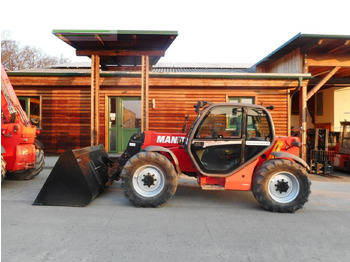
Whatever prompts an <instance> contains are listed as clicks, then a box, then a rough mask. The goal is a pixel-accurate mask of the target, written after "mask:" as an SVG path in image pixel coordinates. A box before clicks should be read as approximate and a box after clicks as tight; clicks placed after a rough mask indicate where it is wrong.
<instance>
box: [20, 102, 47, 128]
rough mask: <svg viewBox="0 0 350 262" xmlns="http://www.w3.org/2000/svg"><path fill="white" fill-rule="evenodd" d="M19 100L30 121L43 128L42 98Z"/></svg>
mask: <svg viewBox="0 0 350 262" xmlns="http://www.w3.org/2000/svg"><path fill="white" fill-rule="evenodd" d="M18 100H19V102H20V104H21V106H22V108H23V110H24V111H25V112H26V113H27V116H28V118H29V120H30V121H31V122H32V124H34V125H36V126H37V127H38V128H40V127H41V103H40V96H27V97H24V96H21V97H18Z"/></svg>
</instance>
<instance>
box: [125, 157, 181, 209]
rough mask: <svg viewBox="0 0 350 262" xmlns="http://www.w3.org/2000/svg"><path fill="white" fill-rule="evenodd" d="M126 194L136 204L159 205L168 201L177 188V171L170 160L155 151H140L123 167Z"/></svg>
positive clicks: (145, 205) (144, 205)
mask: <svg viewBox="0 0 350 262" xmlns="http://www.w3.org/2000/svg"><path fill="white" fill-rule="evenodd" d="M121 179H122V187H123V189H124V195H125V197H126V198H127V199H129V200H130V202H131V203H133V204H134V205H135V206H140V207H158V206H160V205H162V204H165V203H166V202H168V201H169V200H170V199H171V198H172V196H173V195H174V194H175V191H176V188H177V173H176V172H175V169H174V166H173V164H172V163H171V162H170V160H169V159H168V158H167V157H165V156H164V155H162V154H159V153H155V152H140V153H138V154H136V155H135V156H133V157H132V158H130V160H129V161H128V162H127V163H126V165H125V166H124V168H123V171H122V174H121Z"/></svg>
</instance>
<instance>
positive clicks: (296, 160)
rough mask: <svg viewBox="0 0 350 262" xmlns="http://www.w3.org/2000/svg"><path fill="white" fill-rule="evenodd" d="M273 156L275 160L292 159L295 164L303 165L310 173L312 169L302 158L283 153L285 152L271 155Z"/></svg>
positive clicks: (276, 152) (275, 152)
mask: <svg viewBox="0 0 350 262" xmlns="http://www.w3.org/2000/svg"><path fill="white" fill-rule="evenodd" d="M271 155H273V156H274V157H275V158H290V159H293V160H294V161H295V162H297V163H299V164H300V165H302V166H303V167H305V168H306V170H307V171H308V172H310V167H309V165H308V164H307V163H306V162H305V161H304V160H303V159H301V158H300V157H297V156H295V155H292V154H290V153H288V152H283V151H274V152H272V153H271Z"/></svg>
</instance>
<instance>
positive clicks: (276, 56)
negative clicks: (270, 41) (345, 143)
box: [253, 33, 350, 158]
mask: <svg viewBox="0 0 350 262" xmlns="http://www.w3.org/2000/svg"><path fill="white" fill-rule="evenodd" d="M253 67H254V68H255V71H256V72H258V73H281V72H283V73H310V74H311V75H312V79H311V80H310V81H309V83H308V85H307V86H301V87H300V88H298V89H296V90H295V91H293V93H292V94H291V100H292V110H291V111H292V115H291V120H290V121H291V122H292V126H294V127H296V129H297V130H299V131H300V133H301V135H302V136H303V138H302V140H303V141H306V132H305V130H307V129H308V128H310V127H312V128H313V127H315V128H325V129H328V130H329V131H333V132H339V131H340V121H344V119H350V105H349V102H350V35H315V34H301V33H299V34H297V35H296V36H295V37H293V38H292V39H290V40H289V41H288V42H286V43H285V44H284V45H282V46H280V47H279V48H278V49H276V50H275V51H274V52H272V53H271V54H269V55H268V56H266V57H265V58H264V59H262V60H261V61H259V62H258V63H257V64H255V65H254V66H253ZM293 114H294V115H295V116H296V117H293ZM307 116H309V118H311V119H307ZM307 123H309V125H308V124H307ZM304 150H305V147H304ZM303 155H304V158H305V151H304V152H303Z"/></svg>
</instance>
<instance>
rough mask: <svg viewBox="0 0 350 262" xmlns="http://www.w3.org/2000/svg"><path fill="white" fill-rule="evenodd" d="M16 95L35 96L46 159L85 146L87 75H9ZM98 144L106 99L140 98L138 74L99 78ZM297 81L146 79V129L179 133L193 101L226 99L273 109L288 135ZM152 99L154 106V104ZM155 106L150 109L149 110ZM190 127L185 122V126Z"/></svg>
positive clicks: (103, 126) (278, 124)
mask: <svg viewBox="0 0 350 262" xmlns="http://www.w3.org/2000/svg"><path fill="white" fill-rule="evenodd" d="M10 80H11V82H12V84H13V86H14V88H15V90H16V93H17V95H18V96H39V97H40V100H41V107H42V125H41V127H42V131H41V134H40V135H39V137H38V138H39V140H41V141H42V142H43V143H44V145H45V153H46V154H47V155H53V154H61V153H62V152H64V151H65V150H67V149H74V148H79V147H85V146H89V145H90V76H89V75H82V76H50V75H48V76H16V75H13V76H10ZM100 82H101V87H100V97H99V103H100V112H99V116H100V118H99V119H100V120H99V125H100V128H99V134H100V135H99V142H100V143H102V144H104V145H105V146H106V142H107V140H106V139H107V134H106V130H107V117H108V98H109V97H114V96H116V97H124V96H129V97H140V96H141V88H140V84H141V80H140V77H139V76H129V77H120V76H119V77H115V76H103V75H101V78H100ZM297 85H298V81H297V80H296V79H294V80H287V79H236V78H235V79H222V78H200V79H199V78H196V77H192V78H189V77H185V78H179V77H157V76H151V77H150V91H149V123H150V130H155V131H158V132H175V133H176V132H181V129H182V127H183V123H184V118H185V116H186V115H187V114H190V121H189V123H191V121H192V120H193V119H194V118H195V116H196V113H195V112H194V107H193V106H194V105H195V104H196V103H197V101H199V100H202V101H210V102H213V103H218V102H227V101H228V99H229V97H252V98H254V102H255V104H259V105H263V106H268V105H274V106H275V109H274V110H273V111H271V114H272V117H273V120H274V123H275V130H276V134H277V135H282V136H285V135H287V134H288V108H289V106H288V94H289V89H290V88H295V87H296V86H297ZM153 101H154V103H153ZM153 105H154V106H153ZM189 125H190V124H189Z"/></svg>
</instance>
